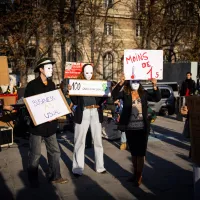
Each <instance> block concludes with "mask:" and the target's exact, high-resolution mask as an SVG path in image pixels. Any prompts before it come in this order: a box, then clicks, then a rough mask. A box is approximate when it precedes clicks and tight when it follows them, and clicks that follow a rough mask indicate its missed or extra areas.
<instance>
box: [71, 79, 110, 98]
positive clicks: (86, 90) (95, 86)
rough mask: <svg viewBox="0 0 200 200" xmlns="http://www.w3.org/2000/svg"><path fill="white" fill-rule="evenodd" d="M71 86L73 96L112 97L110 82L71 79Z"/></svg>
mask: <svg viewBox="0 0 200 200" xmlns="http://www.w3.org/2000/svg"><path fill="white" fill-rule="evenodd" d="M69 85H71V87H72V89H71V90H70V91H69V95H71V96H95V97H103V96H106V97H107V96H111V93H110V87H111V82H110V81H100V80H90V81H87V80H80V79H70V80H69Z"/></svg>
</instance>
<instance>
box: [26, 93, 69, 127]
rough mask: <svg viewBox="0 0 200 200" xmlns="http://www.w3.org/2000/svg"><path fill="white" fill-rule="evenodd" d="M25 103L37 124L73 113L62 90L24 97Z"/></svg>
mask: <svg viewBox="0 0 200 200" xmlns="http://www.w3.org/2000/svg"><path fill="white" fill-rule="evenodd" d="M24 103H25V105H26V107H27V109H28V111H29V114H30V116H31V119H32V120H33V123H34V125H35V126H37V125H39V124H43V123H45V122H48V121H51V120H54V119H56V118H57V117H61V116H63V115H67V114H69V113H71V110H70V108H69V105H68V104H67V101H66V99H65V97H64V95H63V93H62V92H61V90H53V91H51V92H46V93H42V94H38V95H34V96H31V97H27V98H24Z"/></svg>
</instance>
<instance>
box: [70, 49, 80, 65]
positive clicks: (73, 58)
mask: <svg viewBox="0 0 200 200" xmlns="http://www.w3.org/2000/svg"><path fill="white" fill-rule="evenodd" d="M67 60H68V61H70V62H82V61H83V58H82V54H81V52H80V51H79V50H76V51H75V50H73V48H72V49H71V50H70V51H69V53H68V57H67Z"/></svg>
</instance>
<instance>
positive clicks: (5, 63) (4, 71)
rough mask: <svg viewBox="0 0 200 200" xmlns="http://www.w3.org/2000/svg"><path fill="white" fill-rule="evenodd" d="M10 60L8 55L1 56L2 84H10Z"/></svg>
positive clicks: (0, 83)
mask: <svg viewBox="0 0 200 200" xmlns="http://www.w3.org/2000/svg"><path fill="white" fill-rule="evenodd" d="M9 84H10V78H9V71H8V60H7V57H6V56H0V85H9Z"/></svg>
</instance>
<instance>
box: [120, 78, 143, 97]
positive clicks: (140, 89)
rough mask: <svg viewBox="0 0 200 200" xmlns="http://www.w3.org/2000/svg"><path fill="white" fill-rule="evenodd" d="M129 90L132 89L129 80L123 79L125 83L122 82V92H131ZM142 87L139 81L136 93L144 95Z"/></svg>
mask: <svg viewBox="0 0 200 200" xmlns="http://www.w3.org/2000/svg"><path fill="white" fill-rule="evenodd" d="M131 91H132V88H131V86H130V81H129V80H126V81H125V83H124V92H125V93H126V94H128V95H130V94H131ZM144 91H145V90H144V88H143V86H142V85H141V83H140V86H139V88H138V94H139V95H140V96H143V95H144Z"/></svg>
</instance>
